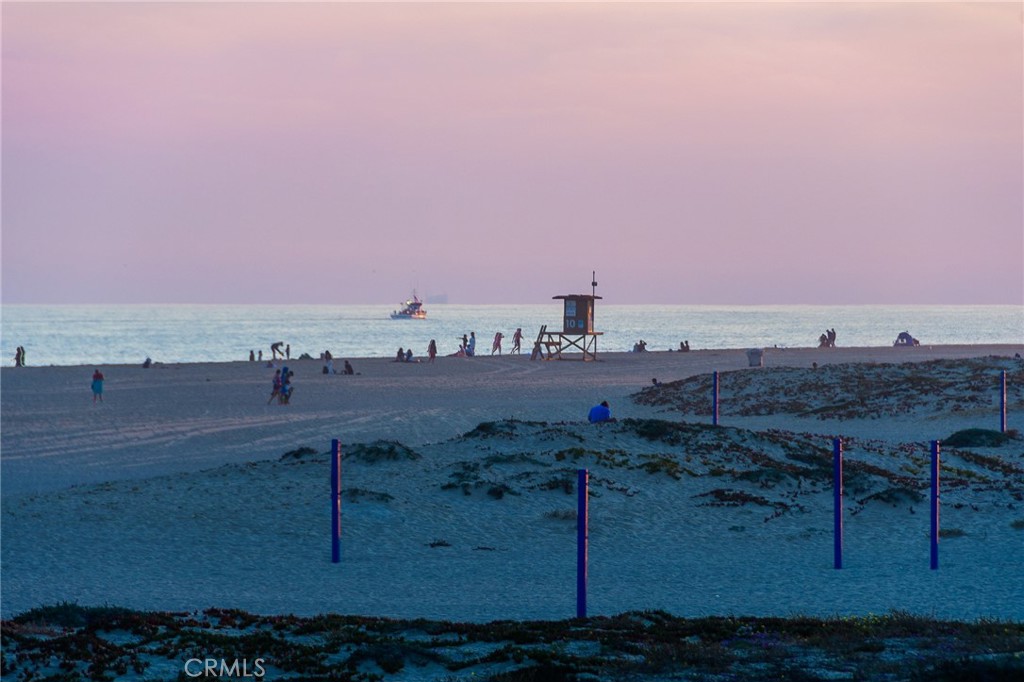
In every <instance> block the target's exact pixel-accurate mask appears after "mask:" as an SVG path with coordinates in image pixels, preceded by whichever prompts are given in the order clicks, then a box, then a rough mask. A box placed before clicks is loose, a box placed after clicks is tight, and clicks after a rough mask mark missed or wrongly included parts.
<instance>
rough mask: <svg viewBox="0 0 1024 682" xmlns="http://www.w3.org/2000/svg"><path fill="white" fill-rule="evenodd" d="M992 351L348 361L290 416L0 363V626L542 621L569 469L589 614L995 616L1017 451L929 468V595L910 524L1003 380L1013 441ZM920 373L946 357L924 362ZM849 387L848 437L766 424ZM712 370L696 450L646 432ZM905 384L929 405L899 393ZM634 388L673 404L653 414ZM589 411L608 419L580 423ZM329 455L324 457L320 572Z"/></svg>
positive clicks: (1019, 554)
mask: <svg viewBox="0 0 1024 682" xmlns="http://www.w3.org/2000/svg"><path fill="white" fill-rule="evenodd" d="M1016 353H1024V346H963V347H960V346H949V347H919V348H912V349H897V348H837V349H787V350H776V349H767V350H766V352H765V359H764V364H765V366H764V367H763V368H750V367H749V366H748V361H747V355H746V353H745V352H744V351H743V350H719V351H693V352H690V353H670V352H652V353H643V354H614V353H612V354H601V355H600V359H599V360H598V361H597V362H589V363H583V362H579V361H568V360H566V361H561V362H559V361H551V362H542V361H541V362H531V361H530V360H529V359H528V357H527V356H521V357H516V356H507V355H506V356H502V357H497V356H495V357H490V356H484V357H477V358H472V359H464V358H448V357H445V358H439V359H438V360H437V362H436V363H434V364H428V363H412V364H399V363H394V362H391V361H390V360H385V359H355V360H353V361H352V362H353V365H354V366H355V369H356V371H357V372H358V374H357V375H356V376H342V375H324V374H322V373H321V367H322V365H321V363H320V362H319V361H292V362H290V363H288V365H289V367H290V368H292V369H293V370H294V371H295V379H294V383H295V392H294V398H293V400H292V403H291V404H290V405H279V404H276V403H275V404H270V405H268V404H267V398H268V397H269V394H270V383H271V377H272V374H273V369H269V368H267V367H265V366H263V365H261V364H257V363H246V362H238V363H219V364H183V365H159V364H158V365H155V366H154V367H151V368H149V369H143V368H141V367H136V366H102V367H101V369H102V370H103V372H104V374H105V375H106V389H105V391H104V402H103V403H102V404H97V405H94V404H93V403H92V396H91V393H90V390H89V381H90V377H91V375H92V371H93V369H94V367H92V366H83V367H29V368H18V369H13V368H5V369H4V370H3V372H2V377H0V379H2V382H3V383H2V408H0V409H2V432H0V433H2V443H0V445H2V469H0V473H2V498H3V499H2V502H3V517H2V519H3V546H2V561H3V588H4V589H3V614H4V616H5V617H9V616H10V615H11V614H14V613H19V612H22V611H24V610H26V609H29V608H32V607H36V606H40V605H43V604H50V603H57V602H61V601H65V600H66V601H73V602H77V603H80V604H83V605H101V604H117V605H120V606H127V607H131V608H139V609H167V610H191V609H201V608H207V607H211V606H219V607H230V608H241V609H246V610H249V611H252V612H256V613H264V614H269V613H295V614H315V613H322V612H336V613H346V614H365V615H374V616H394V617H425V618H438V619H450V620H472V621H485V620H493V619H503V618H512V619H534V618H544V619H550V618H563V617H569V616H571V615H573V613H574V606H575V604H574V601H575V559H576V554H575V516H574V514H575V511H574V510H575V500H576V498H575V489H574V473H575V470H576V469H577V468H587V469H588V470H589V471H590V475H591V482H592V483H591V485H592V488H591V492H592V499H591V502H590V508H591V519H590V522H591V529H590V562H591V564H590V609H591V613H595V614H614V613H619V612H623V611H627V610H636V609H664V610H666V611H669V612H671V613H673V614H676V615H682V616H703V615H709V614H750V615H792V614H818V615H828V614H867V613H885V612H887V611H889V610H893V609H900V610H907V611H910V612H914V613H923V614H934V615H939V616H943V617H951V618H977V617H983V616H988V617H998V618H1010V619H1016V620H1020V619H1022V618H1024V602H1021V600H1020V598H1019V597H1020V595H1021V594H1022V593H1024V577H1022V576H1024V551H1022V549H1024V530H1022V529H1021V526H1022V525H1024V499H1022V495H1024V445H1022V443H1024V441H1020V440H1015V441H1011V442H1010V443H1009V444H1008V445H1002V446H1000V447H988V448H971V449H968V450H965V451H961V450H955V449H952V448H946V449H944V450H943V453H944V460H943V463H944V466H946V467H948V473H946V474H945V476H947V477H948V480H949V488H948V489H944V491H943V505H944V506H943V517H942V519H943V527H944V528H946V529H948V530H949V531H951V532H950V533H949V534H948V536H947V537H946V538H944V540H943V543H942V564H941V568H940V570H938V571H931V570H929V567H928V564H929V540H928V528H929V525H928V503H927V486H928V471H927V456H928V441H929V440H932V439H945V438H947V437H948V436H950V435H951V434H952V433H954V432H956V431H958V430H961V429H966V428H971V427H976V428H983V429H989V430H997V429H998V428H999V413H998V406H999V400H998V376H999V372H1000V371H1002V370H1004V369H1005V370H1006V371H1008V372H1009V374H1010V375H1011V376H1012V377H1013V382H1012V383H1011V390H1010V403H1009V404H1010V409H1009V424H1010V426H1011V427H1012V428H1019V426H1020V425H1021V424H1024V397H1022V388H1021V385H1020V384H1021V381H1020V377H1021V372H1022V370H1021V364H1020V362H1019V361H1015V360H1014V359H1013V356H1014V355H1015V354H1016ZM938 359H950V360H956V361H957V362H954V363H952V364H951V365H950V364H945V365H936V364H934V363H931V362H930V361H933V360H938ZM971 359H976V360H971ZM890 363H894V364H891V366H890ZM904 363H914V364H910V365H908V364H904ZM336 364H338V365H340V362H338V361H336ZM814 364H817V367H818V368H817V369H813V368H812V367H813V365H814ZM850 367H854V368H861V369H863V370H864V371H865V372H867V371H868V370H870V371H871V372H874V374H872V375H870V376H871V377H872V378H870V382H873V383H871V384H870V385H868V384H864V385H860V384H858V383H856V382H855V381H854V380H853V379H851V378H850V377H851V376H855V375H850V374H846V375H844V376H845V377H846V378H844V379H842V381H843V382H847V381H850V382H851V383H850V386H849V391H850V393H851V395H854V394H856V395H858V396H860V399H863V400H865V402H864V403H863V414H858V412H857V409H853V410H852V411H851V410H850V409H849V406H846V408H844V409H843V410H832V409H831V407H829V408H828V409H824V407H828V406H824V407H823V406H821V405H815V403H814V400H815V395H810V396H805V398H806V400H807V401H809V406H808V407H807V409H805V410H804V411H803V413H802V414H797V413H792V412H785V411H781V412H778V411H777V410H779V409H781V408H780V407H779V406H780V405H783V406H784V404H783V403H781V402H779V400H781V398H780V396H781V395H782V394H783V393H784V392H785V391H784V388H785V386H793V385H799V386H804V387H806V386H811V387H814V386H816V383H815V382H818V385H820V387H821V391H820V393H821V395H825V393H826V391H825V390H824V389H825V388H829V390H830V391H831V392H829V393H828V395H829V400H834V396H835V395H836V391H838V392H839V394H842V393H843V387H842V386H839V387H837V386H834V385H830V384H828V382H836V381H840V379H837V378H836V377H838V376H840V375H839V374H837V373H836V372H838V371H839V370H840V368H844V369H843V371H847V369H848V368H850ZM786 368H793V369H786ZM979 368H980V369H979ZM715 370H717V371H719V372H721V391H722V403H721V408H720V424H721V426H720V427H718V428H712V427H710V426H708V424H709V422H710V415H709V414H707V413H706V412H702V411H701V410H698V411H697V412H696V413H686V412H685V411H684V412H680V411H679V410H678V409H677V408H676V407H673V405H678V404H679V402H678V401H679V400H680V399H681V398H680V396H681V395H682V394H683V393H685V392H686V391H691V392H692V391H694V390H697V391H698V392H700V391H702V389H699V384H696V383H693V382H697V381H706V380H707V377H708V375H709V374H710V372H712V371H715ZM795 370H799V373H798V374H793V373H792V372H793V371H795ZM832 370H835V372H833V371H832ZM879 372H881V374H879ZM921 376H937V377H939V379H941V382H940V383H932V384H928V385H925V386H923V387H922V385H920V384H915V383H909V384H908V383H906V382H908V381H910V382H913V381H918V380H919V378H920V377H921ZM979 377H981V378H980V379H979ZM652 379H657V380H658V381H659V382H661V383H662V384H663V385H662V386H661V387H653V383H652ZM939 379H936V381H939ZM865 381H868V379H865ZM979 381H980V382H981V383H982V384H985V385H983V386H981V387H980V388H977V393H976V394H975V393H971V391H975V389H976V386H977V384H978V382H979ZM688 382H690V383H688ZM780 382H781V383H780ZM901 382H902V383H901ZM942 382H945V383H942ZM986 382H990V384H991V385H989V384H987V383H986ZM741 384H742V385H743V386H744V388H743V389H742V390H740V388H738V387H739V386H741ZM827 384H828V385H827ZM893 386H896V387H899V386H905V387H907V388H906V390H905V391H904V392H905V393H910V394H913V395H914V397H913V399H912V400H910V401H909V407H908V405H907V404H904V403H901V402H900V401H899V400H897V399H895V398H893V396H892V395H890V394H889V393H888V392H887V389H888V388H891V387H893ZM659 391H662V392H663V394H662V397H664V396H672V397H671V399H670V400H669V401H668V402H667V403H662V404H657V398H658V392H659ZM673 391H674V392H675V393H673ZM958 392H962V393H964V394H965V396H967V397H966V398H965V399H964V400H959V399H958V398H957V395H956V394H957V393H958ZM811 393H812V394H817V393H819V391H817V390H813V391H811ZM968 394H969V395H968ZM865 395H867V396H869V398H870V396H873V395H874V396H878V397H879V401H878V402H877V403H873V402H872V401H871V400H870V399H866V398H864V396H865ZM638 396H642V397H638ZM691 397H693V396H691ZM697 397H698V398H699V396H697ZM775 398H779V400H775ZM601 400H608V401H609V402H610V404H611V407H612V412H613V415H614V416H615V417H616V418H618V419H619V420H620V421H619V422H617V423H615V424H605V425H598V426H594V425H590V424H587V423H586V422H585V416H586V414H587V411H588V410H589V408H590V407H591V406H592V405H593V404H596V403H597V402H599V401H601ZM773 400H774V402H773ZM641 401H643V402H641ZM730 401H732V402H730ZM699 402H700V401H699V400H697V402H696V403H694V404H699ZM758 406H760V407H758ZM854 408H856V405H854ZM787 409H788V408H787ZM830 410H831V411H830ZM651 419H654V420H664V423H668V424H670V425H672V428H668V427H664V426H659V427H657V428H655V431H657V433H653V432H652V431H651V427H650V424H654V423H655V422H644V421H638V420H651ZM657 423H658V424H662V422H657ZM481 424H484V426H483V427H481ZM677 426H678V428H679V429H681V430H677V431H676V430H672V429H673V428H676V427H677ZM666 429H667V430H666ZM834 436H841V437H843V438H844V439H846V440H847V442H848V445H847V447H846V457H847V462H848V463H849V464H848V467H849V472H850V475H851V476H854V475H856V476H855V479H854V480H851V481H848V483H847V486H848V491H847V498H846V502H847V508H846V512H847V518H846V529H845V533H846V552H847V554H846V559H845V567H844V569H843V570H842V571H835V570H833V568H832V558H833V555H832V548H833V546H832V512H831V500H832V492H831V488H830V479H829V478H828V477H829V476H830V473H829V472H830V466H831V465H830V459H829V457H830V453H831V438H832V437H834ZM334 438H337V439H339V440H340V441H341V442H342V444H343V449H344V450H345V453H346V459H345V464H344V476H343V478H344V480H343V488H344V490H345V494H344V503H343V504H344V512H343V552H342V554H343V560H342V562H341V564H340V565H337V566H335V565H332V564H331V562H330V536H329V533H330V506H329V477H328V472H329V460H328V456H327V453H328V451H329V448H330V443H331V439H334ZM384 441H390V442H398V443H400V444H401V447H397V446H396V447H392V446H391V445H389V444H388V443H385V442H384ZM303 448H304V449H303ZM300 449H302V450H300ZM286 453H292V454H291V455H290V456H289V455H287V454H286ZM964 453H966V454H964ZM944 480H946V479H945V478H944ZM954 531H955V532H954Z"/></svg>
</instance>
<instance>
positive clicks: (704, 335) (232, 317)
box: [0, 301, 1024, 366]
mask: <svg viewBox="0 0 1024 682" xmlns="http://www.w3.org/2000/svg"><path fill="white" fill-rule="evenodd" d="M426 308H427V310H428V317H427V319H426V320H392V319H391V318H390V313H391V310H392V308H389V307H388V306H386V305H338V306H329V305H290V306H286V305H4V306H3V307H2V309H0V347H2V352H3V357H4V362H5V363H6V364H8V365H11V364H13V359H14V353H15V349H16V348H17V347H18V346H24V347H25V353H26V362H27V364H28V365H29V366H38V365H101V364H135V363H141V362H142V361H143V360H144V359H145V358H147V357H150V358H152V359H153V360H154V361H156V362H166V363H170V362H226V361H233V360H247V359H248V357H249V351H250V350H254V351H256V352H259V351H260V350H262V351H263V353H264V356H265V357H269V355H270V344H271V343H273V342H275V341H283V342H285V343H287V344H289V345H290V346H291V356H292V357H293V358H296V357H299V356H300V355H301V354H303V353H308V354H310V355H312V356H313V357H319V356H320V353H321V352H322V351H324V350H330V351H331V353H332V354H333V355H334V356H335V357H338V358H353V357H389V356H392V355H394V354H395V351H397V349H398V348H399V347H402V348H410V347H411V348H412V349H413V353H414V354H416V355H425V354H426V349H427V344H428V343H429V341H430V340H431V339H435V340H436V341H437V345H438V351H439V353H441V354H442V355H444V354H449V353H452V352H454V351H455V350H457V348H458V344H459V339H460V338H461V337H462V335H463V334H468V333H469V332H471V331H475V332H476V336H477V352H478V354H489V353H490V349H491V343H492V340H493V338H494V334H495V332H497V331H500V332H502V333H503V334H504V335H505V337H506V338H505V340H504V342H503V346H504V350H505V352H508V350H509V348H511V345H512V333H513V332H514V331H515V329H516V328H517V327H522V329H523V337H524V342H523V348H524V352H527V353H528V352H529V350H530V348H532V345H533V339H534V338H536V336H537V333H538V331H539V330H540V327H541V325H548V328H549V329H550V330H555V331H557V330H559V329H560V328H561V316H562V307H561V302H560V301H551V302H550V303H545V304H529V305H458V304H437V305H428V306H426ZM594 323H595V328H596V329H597V331H599V332H602V336H601V337H600V338H599V339H598V352H599V353H600V352H621V351H628V350H630V349H631V348H632V347H633V344H634V343H636V342H637V341H638V340H640V339H643V340H644V341H646V343H647V348H648V350H652V351H653V350H667V349H669V348H677V347H678V346H679V343H680V342H681V341H683V340H687V341H689V343H690V348H691V349H693V350H697V349H702V348H758V347H772V346H778V347H780V348H799V347H813V346H816V345H817V339H818V336H819V335H820V334H821V333H822V332H823V331H825V330H826V329H831V328H834V329H835V330H836V334H837V340H836V344H837V345H838V346H890V345H892V342H893V341H894V340H895V338H896V335H897V334H899V333H900V332H901V331H904V330H906V331H909V332H910V333H911V334H912V335H913V336H914V337H916V338H917V339H919V340H920V341H921V343H922V344H924V345H948V344H979V343H998V344H1020V343H1024V307H1022V306H1014V305H975V306H902V305H863V306H808V305H801V306H792V305H787V306H781V305H780V306H699V305H677V306H662V305H615V304H609V305H602V304H601V302H600V301H599V302H598V305H597V309H596V312H595V321H594Z"/></svg>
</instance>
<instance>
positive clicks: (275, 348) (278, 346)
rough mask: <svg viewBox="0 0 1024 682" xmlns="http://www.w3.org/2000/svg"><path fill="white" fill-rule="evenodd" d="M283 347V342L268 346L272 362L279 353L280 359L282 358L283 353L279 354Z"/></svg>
mask: <svg viewBox="0 0 1024 682" xmlns="http://www.w3.org/2000/svg"><path fill="white" fill-rule="evenodd" d="M283 345H284V341H278V342H277V343H272V344H270V354H271V356H272V357H273V359H274V360H277V354H278V353H281V357H282V358H283V357H284V353H282V352H281V346H283Z"/></svg>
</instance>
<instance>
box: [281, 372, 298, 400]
mask: <svg viewBox="0 0 1024 682" xmlns="http://www.w3.org/2000/svg"><path fill="white" fill-rule="evenodd" d="M286 369H287V368H286ZM293 376H295V372H289V371H285V372H282V373H281V404H282V405H288V404H289V403H290V402H291V399H292V390H293V389H294V387H293V386H292V377H293Z"/></svg>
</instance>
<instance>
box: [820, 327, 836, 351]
mask: <svg viewBox="0 0 1024 682" xmlns="http://www.w3.org/2000/svg"><path fill="white" fill-rule="evenodd" d="M835 347H836V330H835V329H826V330H825V331H824V332H822V334H821V336H819V337H818V348H835Z"/></svg>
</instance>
